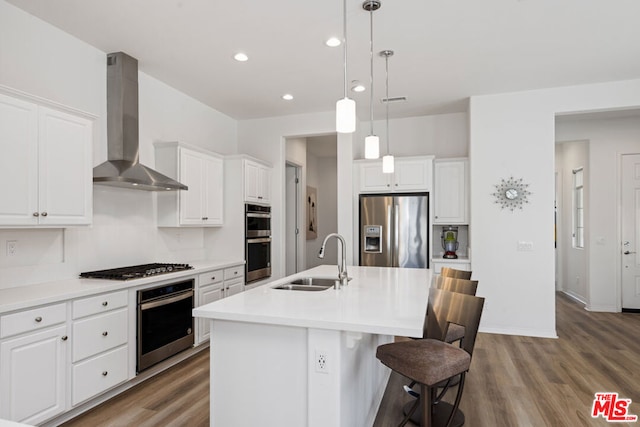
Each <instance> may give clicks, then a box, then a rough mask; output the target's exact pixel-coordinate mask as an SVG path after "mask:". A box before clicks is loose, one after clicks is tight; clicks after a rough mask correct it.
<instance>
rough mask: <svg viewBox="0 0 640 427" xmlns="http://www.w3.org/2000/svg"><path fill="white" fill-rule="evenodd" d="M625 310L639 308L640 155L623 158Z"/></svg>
mask: <svg viewBox="0 0 640 427" xmlns="http://www.w3.org/2000/svg"><path fill="white" fill-rule="evenodd" d="M621 249H622V308H623V309H640V154H628V155H623V156H622V245H621Z"/></svg>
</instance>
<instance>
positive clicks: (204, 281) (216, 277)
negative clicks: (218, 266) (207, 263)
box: [198, 270, 224, 287]
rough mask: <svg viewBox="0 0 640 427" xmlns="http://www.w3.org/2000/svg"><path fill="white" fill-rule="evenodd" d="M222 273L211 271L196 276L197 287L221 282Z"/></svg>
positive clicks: (220, 271)
mask: <svg viewBox="0 0 640 427" xmlns="http://www.w3.org/2000/svg"><path fill="white" fill-rule="evenodd" d="M223 278H224V272H223V271H222V270H213V271H208V272H206V273H202V274H200V275H199V276H198V286H200V287H202V286H207V285H212V284H214V283H218V282H222V279H223Z"/></svg>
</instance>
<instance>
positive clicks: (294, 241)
mask: <svg viewBox="0 0 640 427" xmlns="http://www.w3.org/2000/svg"><path fill="white" fill-rule="evenodd" d="M299 169H300V168H299V167H297V166H294V165H290V164H287V166H286V213H285V223H286V224H287V226H286V229H285V239H286V240H285V242H286V243H285V250H286V262H285V265H286V275H287V276H289V275H291V274H294V273H297V272H298V271H299V270H298V232H299V226H298V207H299V201H298V184H299V178H298V173H299Z"/></svg>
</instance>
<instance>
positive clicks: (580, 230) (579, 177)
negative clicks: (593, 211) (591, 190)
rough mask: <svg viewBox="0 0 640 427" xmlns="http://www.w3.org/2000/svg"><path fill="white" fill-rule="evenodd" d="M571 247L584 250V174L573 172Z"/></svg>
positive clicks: (578, 171) (575, 170)
mask: <svg viewBox="0 0 640 427" xmlns="http://www.w3.org/2000/svg"><path fill="white" fill-rule="evenodd" d="M573 247H574V248H584V173H583V169H582V168H578V169H574V170H573Z"/></svg>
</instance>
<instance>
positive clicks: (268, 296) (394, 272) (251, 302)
mask: <svg viewBox="0 0 640 427" xmlns="http://www.w3.org/2000/svg"><path fill="white" fill-rule="evenodd" d="M348 272H349V276H350V277H352V280H351V281H350V282H349V285H347V286H346V287H343V288H341V289H339V290H335V289H328V290H325V291H318V292H305V291H292V290H278V289H273V288H274V287H276V286H278V285H281V284H285V283H289V282H290V281H292V280H295V279H297V278H302V277H334V276H335V277H336V279H337V267H336V266H335V265H321V266H318V267H315V268H312V269H310V270H305V271H302V272H300V273H296V274H294V275H291V276H287V277H284V278H282V279H277V280H274V281H273V282H270V283H268V284H265V285H263V286H260V287H258V288H255V289H252V290H249V291H246V292H243V293H240V294H237V295H234V296H231V297H228V298H225V299H222V300H219V301H215V302H213V303H210V304H207V305H203V306H201V307H197V308H195V309H194V310H193V315H194V316H195V317H201V318H208V319H214V320H227V321H236V322H250V323H262V324H270V325H283V326H295V327H303V328H317V329H329V330H341V331H349V332H356V333H358V332H359V333H371V334H381V335H397V336H409V337H421V336H422V328H423V323H424V316H425V313H426V305H427V296H428V292H429V285H430V283H431V274H432V273H431V270H425V269H413V268H388V267H356V266H349V267H348Z"/></svg>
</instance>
